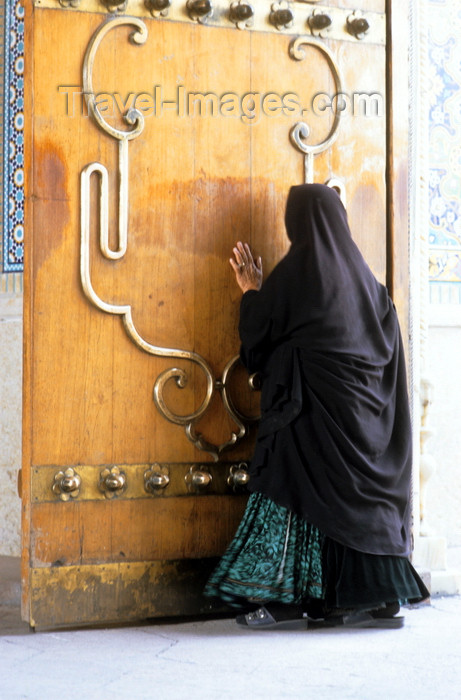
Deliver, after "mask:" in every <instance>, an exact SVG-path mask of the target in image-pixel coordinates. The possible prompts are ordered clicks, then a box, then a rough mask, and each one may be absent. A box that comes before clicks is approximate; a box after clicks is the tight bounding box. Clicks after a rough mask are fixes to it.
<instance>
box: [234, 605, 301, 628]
mask: <svg viewBox="0 0 461 700" xmlns="http://www.w3.org/2000/svg"><path fill="white" fill-rule="evenodd" d="M235 621H236V622H237V624H238V625H239V626H240V627H247V628H248V629H259V630H274V629H278V630H295V629H307V617H304V616H303V610H302V607H301V606H297V605H296V606H295V605H277V604H273V603H270V604H267V605H265V606H262V607H261V608H258V609H257V610H255V611H254V612H251V613H247V614H246V615H238V616H237V617H236V620H235Z"/></svg>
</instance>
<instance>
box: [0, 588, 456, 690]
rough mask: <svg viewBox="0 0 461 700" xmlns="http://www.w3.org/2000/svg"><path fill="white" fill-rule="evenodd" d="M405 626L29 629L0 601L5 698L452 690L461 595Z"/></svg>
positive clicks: (412, 614) (418, 611)
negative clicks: (264, 629) (272, 629)
mask: <svg viewBox="0 0 461 700" xmlns="http://www.w3.org/2000/svg"><path fill="white" fill-rule="evenodd" d="M404 612H405V615H406V624H405V627H404V628H403V629H400V630H345V629H343V630H337V629H336V630H333V629H330V630H328V629H323V630H312V631H309V630H306V631H296V632H262V633H261V632H260V633H257V632H252V631H248V630H242V629H240V628H238V627H237V626H236V625H235V622H234V621H233V620H232V619H218V620H206V621H197V620H195V621H185V620H181V621H177V622H176V623H172V622H171V621H169V622H168V623H165V624H164V623H162V622H156V623H155V624H144V625H139V626H133V627H118V628H111V629H87V630H74V631H59V632H56V631H55V632H42V633H30V631H29V629H28V627H27V626H26V625H25V624H24V623H21V622H19V611H18V609H17V608H15V609H13V606H10V609H9V610H8V611H5V607H3V608H2V609H0V697H1V698H2V700H23V699H25V698H30V699H31V700H55V699H56V700H57V699H58V698H59V699H60V700H73V699H75V700H77V699H79V700H80V699H82V698H84V699H85V700H106V699H109V698H110V699H111V700H119V699H120V700H121V699H123V698H127V699H128V698H129V699H130V700H151V699H155V700H157V699H158V700H186V699H187V700H189V699H190V700H199V699H200V700H221V699H223V700H224V699H234V698H235V699H239V700H250V699H251V700H253V699H254V698H256V699H257V698H264V700H278V699H279V698H299V699H303V700H304V699H308V700H309V699H310V698H312V700H330V699H331V700H333V699H337V700H346V699H348V698H354V699H355V700H438V699H439V698H443V699H444V700H455V698H461V664H460V658H461V642H460V639H461V598H459V597H450V598H440V599H436V600H435V601H433V603H432V605H423V606H421V607H418V608H414V609H409V610H405V611H404Z"/></svg>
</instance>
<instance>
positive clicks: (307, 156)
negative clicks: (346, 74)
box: [289, 36, 343, 185]
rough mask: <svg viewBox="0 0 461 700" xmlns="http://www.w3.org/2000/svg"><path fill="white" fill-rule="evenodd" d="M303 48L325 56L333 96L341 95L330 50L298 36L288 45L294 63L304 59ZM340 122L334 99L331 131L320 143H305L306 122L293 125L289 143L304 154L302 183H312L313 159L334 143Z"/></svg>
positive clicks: (337, 74) (338, 107) (338, 78)
mask: <svg viewBox="0 0 461 700" xmlns="http://www.w3.org/2000/svg"><path fill="white" fill-rule="evenodd" d="M303 46H312V47H314V48H315V49H317V50H318V51H320V52H321V53H322V54H323V55H324V56H325V58H326V60H327V62H328V66H329V68H330V70H331V72H332V75H333V80H334V83H335V95H337V96H339V95H341V93H342V92H343V80H342V77H341V72H340V69H339V66H338V64H337V62H336V59H335V57H334V55H333V54H332V52H331V51H330V49H329V48H328V47H327V46H325V44H323V43H322V42H321V41H318V40H317V39H313V38H312V37H309V36H299V37H297V38H296V39H293V41H291V43H290V46H289V53H290V56H291V58H293V59H294V60H296V61H302V60H303V59H304V58H305V57H306V52H305V51H304V48H303ZM340 120H341V109H340V106H339V99H336V100H335V111H334V118H333V124H332V125H331V129H330V132H329V134H328V135H327V137H326V138H325V139H324V140H323V141H321V142H320V143H317V144H308V143H306V140H307V139H308V138H309V135H310V128H309V125H308V124H306V122H297V124H295V126H294V127H293V128H292V130H291V132H290V139H291V143H292V144H293V146H294V147H295V148H296V149H297V150H298V151H300V152H301V153H303V154H304V182H306V183H312V182H314V158H315V156H317V155H318V154H319V153H323V151H326V150H327V149H328V148H330V146H331V145H332V144H333V143H334V141H335V140H336V138H337V136H338V128H339V123H340ZM337 182H338V181H337V179H335V185H337Z"/></svg>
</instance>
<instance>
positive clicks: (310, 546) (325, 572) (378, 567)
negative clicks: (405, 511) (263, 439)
mask: <svg viewBox="0 0 461 700" xmlns="http://www.w3.org/2000/svg"><path fill="white" fill-rule="evenodd" d="M204 593H205V595H207V596H211V597H215V598H219V599H220V600H221V601H223V602H225V603H227V604H228V605H230V606H232V607H239V608H240V607H244V606H247V605H248V603H269V602H277V603H285V604H288V605H305V606H306V607H305V609H307V610H309V609H313V610H320V609H322V610H332V609H334V608H347V609H373V608H375V607H380V606H381V605H383V604H385V603H390V602H394V601H400V603H401V604H403V603H407V602H411V603H414V602H418V601H420V600H423V599H424V598H427V597H428V596H429V592H428V590H427V589H426V587H425V585H424V583H423V582H422V581H421V579H420V577H419V576H418V574H417V572H416V571H415V570H414V568H413V567H412V565H411V563H410V561H409V560H408V559H407V558H406V557H399V556H391V555H378V554H366V553H364V552H358V551H357V550H355V549H351V548H349V547H346V546H345V545H342V544H340V543H339V542H336V541H334V540H332V539H331V538H329V537H327V536H325V535H324V534H323V533H322V532H321V531H320V530H319V529H318V528H317V527H315V526H314V525H311V524H309V523H307V522H306V521H305V520H303V518H301V517H300V516H297V515H295V514H294V513H292V512H290V511H289V510H287V509H286V508H284V507H282V506H279V505H277V504H276V503H274V502H273V501H271V500H270V499H269V498H268V497H267V496H264V495H263V494H260V493H253V494H251V496H250V498H249V500H248V504H247V507H246V510H245V513H244V515H243V518H242V521H241V523H240V525H239V527H238V530H237V532H236V534H235V537H234V539H233V540H232V542H231V544H230V545H229V548H228V549H227V551H226V553H225V554H224V556H223V558H222V559H221V561H220V562H219V564H218V566H217V568H216V569H215V571H214V572H213V574H212V575H211V577H210V579H209V581H208V583H207V585H206V587H205V591H204Z"/></svg>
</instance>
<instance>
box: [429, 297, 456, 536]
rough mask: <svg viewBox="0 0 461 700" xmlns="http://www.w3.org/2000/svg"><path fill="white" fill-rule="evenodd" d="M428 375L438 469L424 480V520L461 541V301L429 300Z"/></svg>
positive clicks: (437, 532) (431, 449)
mask: <svg viewBox="0 0 461 700" xmlns="http://www.w3.org/2000/svg"><path fill="white" fill-rule="evenodd" d="M428 340H429V342H428V346H427V351H428V367H427V369H428V378H429V380H430V381H431V383H432V385H433V401H432V405H431V406H430V409H429V413H428V426H429V427H430V428H431V430H432V431H433V435H432V436H431V437H430V438H429V440H428V443H427V445H428V450H429V452H430V453H431V454H432V455H433V457H434V458H435V460H436V463H437V472H436V474H435V475H434V476H433V477H432V478H431V479H430V481H429V482H428V486H427V501H426V524H427V526H428V527H429V528H430V530H431V534H434V535H438V536H442V537H446V538H447V543H448V545H449V546H461V506H460V504H461V404H460V402H461V354H460V349H461V307H460V306H455V305H452V306H446V305H441V306H437V305H431V306H430V317H429V338H428Z"/></svg>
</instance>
